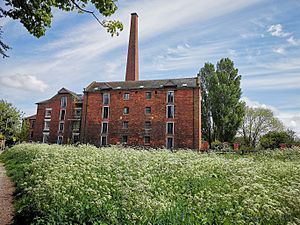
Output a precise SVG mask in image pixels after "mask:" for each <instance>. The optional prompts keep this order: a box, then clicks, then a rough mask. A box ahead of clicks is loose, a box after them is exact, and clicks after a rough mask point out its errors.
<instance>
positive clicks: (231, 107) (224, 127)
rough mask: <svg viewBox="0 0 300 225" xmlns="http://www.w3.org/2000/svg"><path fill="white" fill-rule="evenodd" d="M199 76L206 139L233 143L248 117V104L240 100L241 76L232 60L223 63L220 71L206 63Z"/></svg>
mask: <svg viewBox="0 0 300 225" xmlns="http://www.w3.org/2000/svg"><path fill="white" fill-rule="evenodd" d="M199 75H200V77H201V81H202V84H201V87H202V112H204V113H203V115H202V125H203V135H204V137H207V136H208V137H209V136H210V134H211V133H212V134H213V138H212V139H211V140H219V141H221V142H231V141H232V140H233V138H234V136H235V135H236V133H237V130H238V128H239V126H240V124H241V122H242V119H243V116H244V108H245V104H244V102H241V100H240V98H241V94H242V91H241V87H240V82H241V75H238V69H236V68H235V67H234V63H233V61H231V60H230V59H228V58H225V59H221V60H220V61H219V62H218V63H217V68H216V70H215V69H214V66H213V65H212V64H210V63H206V64H205V65H204V68H202V69H201V70H200V73H199ZM209 139H210V138H208V140H209ZM211 140H209V142H210V141H211Z"/></svg>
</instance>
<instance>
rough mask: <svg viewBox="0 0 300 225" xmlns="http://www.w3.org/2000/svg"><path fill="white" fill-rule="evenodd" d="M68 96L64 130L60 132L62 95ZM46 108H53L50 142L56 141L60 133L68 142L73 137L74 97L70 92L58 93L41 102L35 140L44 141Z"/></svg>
mask: <svg viewBox="0 0 300 225" xmlns="http://www.w3.org/2000/svg"><path fill="white" fill-rule="evenodd" d="M63 96H66V97H67V107H66V115H65V120H64V124H65V125H64V131H63V133H58V128H59V127H58V126H59V115H60V109H61V108H60V99H61V97H63ZM46 108H52V113H51V122H50V129H49V134H50V140H49V142H50V143H56V142H57V137H58V135H62V136H63V143H64V144H66V143H67V142H68V139H71V138H72V136H71V121H70V119H71V118H72V115H73V114H72V111H73V97H72V96H71V95H70V94H58V95H56V96H54V97H53V98H51V99H49V100H48V101H47V102H46V103H39V104H38V106H37V114H36V124H35V128H34V136H33V140H34V141H39V142H42V141H43V132H44V131H43V130H44V121H45V110H46Z"/></svg>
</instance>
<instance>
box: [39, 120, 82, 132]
mask: <svg viewBox="0 0 300 225" xmlns="http://www.w3.org/2000/svg"><path fill="white" fill-rule="evenodd" d="M50 122H51V120H45V121H44V131H48V130H49V129H50ZM64 126H65V122H64V121H60V122H59V125H58V132H63V131H64ZM79 129H80V121H73V122H72V130H73V131H79Z"/></svg>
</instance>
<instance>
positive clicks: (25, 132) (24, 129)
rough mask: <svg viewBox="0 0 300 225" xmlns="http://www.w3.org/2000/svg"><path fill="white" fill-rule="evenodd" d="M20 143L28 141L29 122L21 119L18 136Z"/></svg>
mask: <svg viewBox="0 0 300 225" xmlns="http://www.w3.org/2000/svg"><path fill="white" fill-rule="evenodd" d="M19 139H20V141H28V140H29V120H26V119H23V122H22V128H21V132H20V134H19Z"/></svg>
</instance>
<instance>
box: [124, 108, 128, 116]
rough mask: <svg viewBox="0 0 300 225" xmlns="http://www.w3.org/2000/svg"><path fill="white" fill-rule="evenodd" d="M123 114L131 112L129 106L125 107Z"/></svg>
mask: <svg viewBox="0 0 300 225" xmlns="http://www.w3.org/2000/svg"><path fill="white" fill-rule="evenodd" d="M123 114H125V115H126V114H129V107H124V109H123Z"/></svg>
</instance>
